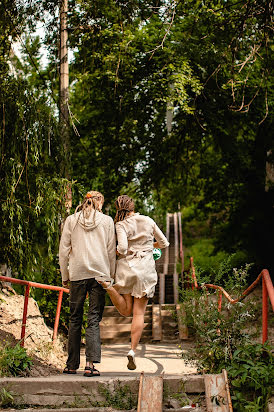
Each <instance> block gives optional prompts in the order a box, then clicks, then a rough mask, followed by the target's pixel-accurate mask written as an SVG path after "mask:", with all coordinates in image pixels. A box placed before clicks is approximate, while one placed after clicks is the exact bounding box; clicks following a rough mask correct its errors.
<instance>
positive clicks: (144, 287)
mask: <svg viewBox="0 0 274 412" xmlns="http://www.w3.org/2000/svg"><path fill="white" fill-rule="evenodd" d="M115 228H116V234H117V241H118V246H117V251H118V253H119V254H120V255H119V258H118V260H117V263H116V272H115V283H116V284H118V285H119V293H121V294H127V293H130V294H131V295H132V296H134V297H136V298H141V297H143V296H147V297H148V298H152V297H153V295H154V292H155V286H156V284H157V272H156V269H155V261H154V259H153V253H152V252H153V242H154V239H156V241H157V242H158V243H159V247H160V248H161V249H163V248H165V247H167V246H168V245H169V242H168V240H167V238H166V237H165V235H164V234H163V232H162V231H161V230H160V229H159V227H158V226H157V225H156V223H155V222H154V220H152V219H151V218H150V217H148V216H143V215H140V214H139V213H135V214H134V215H132V216H129V217H127V218H126V219H124V220H123V221H121V222H117V223H116V225H115Z"/></svg>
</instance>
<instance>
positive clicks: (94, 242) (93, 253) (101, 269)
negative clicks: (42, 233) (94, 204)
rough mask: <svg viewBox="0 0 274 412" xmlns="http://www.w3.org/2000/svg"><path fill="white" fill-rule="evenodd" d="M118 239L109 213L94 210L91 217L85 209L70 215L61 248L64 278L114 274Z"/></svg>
mask: <svg viewBox="0 0 274 412" xmlns="http://www.w3.org/2000/svg"><path fill="white" fill-rule="evenodd" d="M115 262H116V239H115V230H114V223H113V220H112V218H111V217H110V216H107V215H104V214H103V213H100V212H98V211H96V212H95V211H92V212H91V214H90V216H89V218H86V219H85V218H84V216H83V213H82V212H78V213H76V214H73V215H70V216H68V218H67V219H66V221H65V225H64V229H63V233H62V236H61V240H60V247H59V263H60V269H61V274H62V280H63V281H66V280H71V281H75V280H81V279H89V278H95V277H103V278H105V279H110V277H112V278H113V277H114V273H115Z"/></svg>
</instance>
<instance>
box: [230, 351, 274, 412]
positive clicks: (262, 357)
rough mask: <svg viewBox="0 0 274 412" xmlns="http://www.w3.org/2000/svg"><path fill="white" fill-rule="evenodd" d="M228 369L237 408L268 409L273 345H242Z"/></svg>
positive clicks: (273, 380) (273, 378)
mask: <svg viewBox="0 0 274 412" xmlns="http://www.w3.org/2000/svg"><path fill="white" fill-rule="evenodd" d="M227 372H228V375H229V378H230V384H231V389H232V393H233V395H232V401H233V406H234V407H235V409H236V410H237V411H239V412H242V411H254V412H255V411H265V410H266V408H267V402H268V400H269V398H270V395H271V391H272V388H273V383H274V355H273V351H272V348H271V347H270V346H269V345H267V344H264V345H261V344H249V345H248V344H245V345H242V346H240V347H239V348H238V349H237V350H236V351H234V353H233V356H232V359H231V363H230V365H229V366H228V368H227ZM256 408H257V409H256Z"/></svg>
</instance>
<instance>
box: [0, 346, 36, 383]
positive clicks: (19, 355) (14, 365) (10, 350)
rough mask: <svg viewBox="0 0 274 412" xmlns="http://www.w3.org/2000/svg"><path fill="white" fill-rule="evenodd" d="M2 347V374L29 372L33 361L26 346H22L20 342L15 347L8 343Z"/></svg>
mask: <svg viewBox="0 0 274 412" xmlns="http://www.w3.org/2000/svg"><path fill="white" fill-rule="evenodd" d="M0 349H1V352H0V376H21V375H27V374H28V372H29V370H30V368H31V366H32V364H33V363H32V360H31V358H30V357H29V356H28V354H27V351H26V349H25V348H22V347H21V346H20V345H19V343H17V344H16V345H15V346H14V347H12V346H10V345H9V344H8V343H6V344H5V345H4V346H3V347H2V348H0Z"/></svg>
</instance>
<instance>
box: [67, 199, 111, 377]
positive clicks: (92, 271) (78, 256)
mask: <svg viewBox="0 0 274 412" xmlns="http://www.w3.org/2000/svg"><path fill="white" fill-rule="evenodd" d="M103 203H104V196H103V195H102V194H101V193H100V192H95V191H90V192H88V193H87V194H86V196H85V198H84V200H83V202H82V204H81V205H79V206H78V207H77V209H76V211H75V213H74V214H73V215H71V216H69V217H68V218H67V219H66V221H65V225H64V229H63V233H62V236H61V240H60V247H59V262H60V269H61V274H62V282H63V286H65V287H67V286H68V285H69V287H70V323H69V335H68V359H67V366H66V368H65V369H64V370H63V373H67V374H75V373H76V371H77V369H78V368H79V365H80V345H81V329H82V321H83V307H84V302H85V298H86V295H87V293H88V294H89V310H88V326H87V328H86V367H85V373H84V376H88V377H91V376H99V375H100V372H99V371H98V370H97V369H95V367H94V363H100V362H101V340H100V328H99V323H100V321H101V319H102V316H103V311H104V306H105V290H104V289H103V287H102V286H101V285H100V284H99V283H98V282H97V281H96V279H95V278H99V279H105V280H111V278H113V277H114V273H115V258H116V240H115V229H114V223H113V220H112V218H111V217H110V216H107V215H104V214H103V213H102V206H103Z"/></svg>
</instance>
